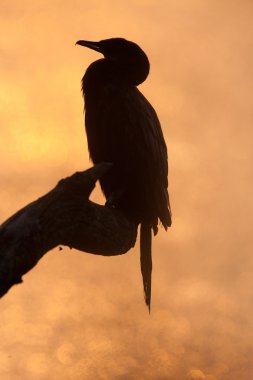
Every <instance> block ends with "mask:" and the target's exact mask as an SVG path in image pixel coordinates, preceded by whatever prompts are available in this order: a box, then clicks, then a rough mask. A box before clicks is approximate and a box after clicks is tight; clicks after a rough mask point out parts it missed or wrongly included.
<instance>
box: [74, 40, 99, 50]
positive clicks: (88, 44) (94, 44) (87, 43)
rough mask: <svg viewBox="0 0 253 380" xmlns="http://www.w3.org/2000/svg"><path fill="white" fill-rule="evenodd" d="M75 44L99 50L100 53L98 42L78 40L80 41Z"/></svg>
mask: <svg viewBox="0 0 253 380" xmlns="http://www.w3.org/2000/svg"><path fill="white" fill-rule="evenodd" d="M76 45H81V46H85V47H87V48H89V49H92V50H96V51H99V52H100V53H101V49H100V46H99V42H92V41H84V40H80V41H77V42H76Z"/></svg>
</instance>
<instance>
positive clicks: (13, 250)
mask: <svg viewBox="0 0 253 380" xmlns="http://www.w3.org/2000/svg"><path fill="white" fill-rule="evenodd" d="M110 167H111V164H108V163H102V164H98V165H96V166H94V167H93V168H91V169H89V170H86V171H84V172H77V173H75V174H73V175H72V176H71V177H68V178H65V179H63V180H61V181H60V182H59V183H58V185H57V186H56V187H55V188H54V189H53V190H51V191H50V192H49V193H47V194H46V195H44V196H43V197H41V198H39V199H38V200H36V201H34V202H32V203H30V204H28V205H27V206H26V207H24V208H23V209H21V210H20V211H18V212H17V213H16V214H14V215H13V216H12V217H10V218H9V219H8V220H6V221H5V222H4V223H3V224H2V225H1V226H0V297H1V296H3V295H4V294H5V293H6V292H7V291H8V290H9V288H10V287H11V286H12V285H14V284H17V283H20V282H22V276H23V274H25V273H26V272H28V271H29V270H30V269H32V268H33V267H34V266H35V265H36V264H37V262H38V261H39V260H40V258H41V257H42V256H43V255H44V254H45V253H46V252H48V251H49V250H51V249H52V248H54V247H57V246H58V245H67V246H69V247H71V248H76V249H78V250H80V251H84V252H89V253H93V254H97V255H104V256H114V255H121V254H123V253H126V252H127V251H128V250H129V249H130V248H132V247H133V246H134V245H135V242H136V235H137V226H136V225H135V224H134V223H131V222H130V221H129V220H128V219H126V218H125V216H124V215H123V214H122V213H120V212H119V211H118V210H115V209H113V208H109V207H106V206H101V205H98V204H96V203H93V202H91V201H89V196H90V193H91V192H92V190H93V189H94V187H95V183H96V181H97V180H98V179H99V178H101V177H102V176H103V175H104V174H105V173H106V172H107V170H108V169H109V168H110Z"/></svg>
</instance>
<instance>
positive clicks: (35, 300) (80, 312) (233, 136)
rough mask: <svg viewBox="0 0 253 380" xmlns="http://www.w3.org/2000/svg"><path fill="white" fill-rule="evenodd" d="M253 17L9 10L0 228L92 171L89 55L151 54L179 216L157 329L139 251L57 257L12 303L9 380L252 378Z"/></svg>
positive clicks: (0, 337)
mask: <svg viewBox="0 0 253 380" xmlns="http://www.w3.org/2000/svg"><path fill="white" fill-rule="evenodd" d="M252 16H253V3H252V1H250V0H243V1H240V2H239V1H236V0H229V1H228V0H224V1H218V0H205V1H203V0H167V1H165V0H164V1H163V0H160V1H158V2H157V1H153V0H146V1H144V0H135V1H134V0H129V1H121V0H117V1H116V0H112V1H106V0H100V1H98V0H94V1H91V2H90V3H88V2H87V1H85V0H82V1H81V0H72V1H66V0H61V1H60V0H59V1H58V0H52V1H45V0H36V1H32V0H22V1H18V0H1V3H0V49H1V59H0V76H1V81H0V83H1V85H0V128H1V149H0V162H1V175H0V199H1V203H0V218H1V222H3V221H4V220H5V219H6V218H7V217H9V216H10V215H11V214H13V213H14V212H15V211H17V210H18V209H19V208H21V207H22V206H24V205H25V204H27V203H29V202H30V201H32V200H34V199H36V198H38V197H39V196H40V195H42V194H44V193H46V192H47V191H48V190H50V189H51V188H52V187H53V186H54V185H55V184H56V183H57V181H58V180H59V179H61V178H63V177H65V176H67V175H70V174H71V173H74V172H75V171H77V170H83V169H85V168H87V167H89V166H90V165H91V164H90V162H89V159H88V153H87V143H86V137H85V132H84V127H83V100H82V96H81V92H80V80H81V78H82V75H83V73H84V71H85V69H86V68H87V66H88V65H89V64H90V63H91V62H92V61H93V60H95V59H98V58H99V55H98V54H97V53H96V52H93V51H89V50H88V49H84V48H81V47H80V46H76V47H75V45H74V44H75V42H76V41H77V40H79V39H87V40H100V39H104V38H109V37H125V38H127V39H129V40H133V41H135V42H137V43H138V44H140V46H141V47H142V48H143V49H144V50H145V51H146V53H147V54H148V56H149V58H150V62H151V73H150V76H149V78H148V80H147V81H146V82H145V84H144V85H142V86H141V91H142V92H143V93H144V94H145V96H146V97H147V98H148V99H149V100H150V101H151V103H152V104H153V105H154V107H155V109H156V110H157V113H158V115H159V117H160V120H161V123H162V126H163V130H164V135H165V137H166V141H167V145H168V151H169V163H170V177H169V179H170V194H171V203H172V210H173V226H172V228H171V229H170V230H169V231H168V233H165V232H164V231H160V233H159V234H158V236H157V238H156V239H155V241H154V244H153V252H154V253H153V257H154V271H153V302H152V313H151V316H149V315H148V312H147V309H146V308H145V305H144V301H143V295H142V283H141V275H140V268H139V253H138V247H137V248H136V249H134V250H132V251H131V252H129V253H128V254H126V255H124V256H122V257H114V258H102V257H98V256H92V255H88V254H85V253H83V254H79V253H78V252H77V251H70V250H69V249H68V248H64V250H63V251H61V253H60V252H59V251H58V250H57V249H56V250H54V251H53V252H50V253H49V254H47V255H46V256H45V257H44V258H43V259H42V260H41V261H40V263H39V264H38V265H37V267H36V268H34V269H33V270H32V271H31V272H30V273H29V274H27V275H26V276H25V277H24V283H23V284H22V285H20V286H16V287H15V288H13V289H11V291H10V292H9V293H8V294H7V295H6V296H5V297H4V298H3V299H2V300H1V301H0V378H1V380H19V379H21V378H22V379H24V380H37V379H38V380H44V379H50V380H58V379H62V380H86V379H99V380H100V379H105V380H107V379H110V380H111V379H112V380H142V379H143V380H149V379H150V380H153V379H158V380H167V379H170V380H181V379H193V380H203V379H205V380H221V379H222V380H238V379H240V380H244V379H245V380H246V379H247V380H248V379H249V378H250V376H252V373H253V322H252V313H253V258H252V211H253V201H252V193H253V181H252V139H253V132H252V122H253V112H252V111H253V107H252V99H253V97H252V91H253V80H252V66H253V53H252V52H253V50H252V45H253V41H252V36H253V33H252V28H253V26H252V25H253V20H252V18H253V17H252ZM92 198H93V199H95V200H96V201H99V202H103V198H102V196H101V194H100V190H99V188H98V189H96V191H95V192H94V194H93V196H92Z"/></svg>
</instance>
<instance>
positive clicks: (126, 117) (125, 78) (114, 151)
mask: <svg viewBox="0 0 253 380" xmlns="http://www.w3.org/2000/svg"><path fill="white" fill-rule="evenodd" d="M77 44H78V45H82V46H86V47H88V48H90V49H93V50H96V51H98V52H99V53H102V54H103V56H104V58H102V59H99V60H97V61H95V62H93V63H92V64H91V65H90V66H89V67H88V69H87V71H86V73H85V75H84V77H83V79H82V90H83V96H84V101H85V111H86V112H85V127H86V133H87V139H88V147H89V153H90V157H91V159H92V161H93V162H94V164H97V163H99V162H102V161H105V162H111V163H112V164H113V166H112V169H111V170H110V171H109V172H108V174H107V175H105V176H104V177H103V178H102V179H101V180H100V184H101V188H102V191H103V193H104V194H105V197H106V199H107V204H109V205H111V206H113V207H115V208H117V209H119V210H121V211H122V212H123V213H124V214H125V215H126V216H127V217H128V218H130V219H131V220H132V221H134V222H135V223H137V224H141V231H140V252H141V272H142V277H143V286H144V294H145V301H146V304H147V305H148V307H149V310H150V301H151V272H152V257H151V240H152V239H151V230H152V229H153V232H154V235H156V234H157V231H158V222H159V220H160V221H161V223H162V225H163V226H164V228H165V229H166V230H167V227H169V226H170V225H171V211H170V203H169V195H168V190H167V188H168V163H167V148H166V144H165V141H164V137H163V133H162V129H161V126H160V122H159V120H158V117H157V114H156V112H155V110H154V108H153V107H152V106H151V104H150V103H149V102H148V101H147V99H146V98H145V97H144V96H143V95H142V93H141V92H140V91H139V90H138V89H137V86H138V85H139V84H141V83H142V82H144V81H145V79H146V78H147V76H148V74H149V67H150V65H149V60H148V58H147V56H146V54H145V53H144V51H143V50H142V49H141V48H140V47H139V46H138V45H137V44H135V43H133V42H130V41H127V40H125V39H123V38H111V39H107V40H102V41H99V42H91V41H77Z"/></svg>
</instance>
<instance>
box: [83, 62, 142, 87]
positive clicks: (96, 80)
mask: <svg viewBox="0 0 253 380" xmlns="http://www.w3.org/2000/svg"><path fill="white" fill-rule="evenodd" d="M148 73H149V62H148V60H140V62H138V61H136V60H135V61H133V62H131V61H129V62H117V61H112V60H108V59H100V60H98V61H95V62H93V63H92V64H91V65H90V66H89V67H88V69H87V71H86V73H85V75H84V77H83V91H84V93H85V92H86V91H87V90H88V89H89V88H90V87H94V86H103V85H106V84H115V85H132V86H138V85H139V84H140V83H142V82H144V81H145V79H146V78H147V76H148Z"/></svg>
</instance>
